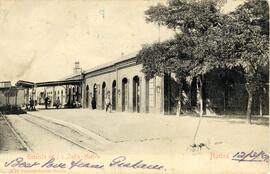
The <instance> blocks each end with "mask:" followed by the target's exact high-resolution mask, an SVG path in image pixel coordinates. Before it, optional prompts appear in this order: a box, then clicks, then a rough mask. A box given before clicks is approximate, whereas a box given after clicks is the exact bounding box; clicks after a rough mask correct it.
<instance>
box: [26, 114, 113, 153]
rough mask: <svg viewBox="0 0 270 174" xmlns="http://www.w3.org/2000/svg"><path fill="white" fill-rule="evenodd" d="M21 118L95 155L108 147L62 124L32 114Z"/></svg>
mask: <svg viewBox="0 0 270 174" xmlns="http://www.w3.org/2000/svg"><path fill="white" fill-rule="evenodd" d="M21 118H22V119H24V120H26V121H27V122H29V123H31V124H34V125H36V126H38V127H40V128H42V129H44V130H46V131H48V132H50V133H51V134H53V135H55V136H57V137H59V138H61V139H64V140H66V141H68V142H70V143H72V144H73V145H75V146H78V147H80V148H81V149H83V150H86V151H88V152H91V153H93V154H98V153H99V152H103V150H104V149H106V147H107V145H108V144H104V143H103V142H99V141H98V140H97V139H95V138H93V137H92V136H89V135H88V134H85V133H83V132H81V131H79V130H77V129H75V128H72V127H68V126H65V125H63V124H61V123H56V122H54V121H50V120H47V119H44V118H41V117H38V116H35V115H32V114H27V115H24V116H22V117H21Z"/></svg>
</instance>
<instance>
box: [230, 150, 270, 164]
mask: <svg viewBox="0 0 270 174" xmlns="http://www.w3.org/2000/svg"><path fill="white" fill-rule="evenodd" d="M232 160H235V161H239V162H244V161H245V162H267V163H268V161H269V155H268V154H267V153H266V152H264V151H259V152H256V151H254V150H252V151H250V152H237V153H236V154H235V155H234V156H233V157H232Z"/></svg>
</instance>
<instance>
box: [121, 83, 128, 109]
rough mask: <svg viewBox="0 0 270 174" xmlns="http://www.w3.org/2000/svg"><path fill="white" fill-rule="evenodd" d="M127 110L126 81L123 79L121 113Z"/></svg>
mask: <svg viewBox="0 0 270 174" xmlns="http://www.w3.org/2000/svg"><path fill="white" fill-rule="evenodd" d="M127 110H128V80H127V78H123V80H122V111H127Z"/></svg>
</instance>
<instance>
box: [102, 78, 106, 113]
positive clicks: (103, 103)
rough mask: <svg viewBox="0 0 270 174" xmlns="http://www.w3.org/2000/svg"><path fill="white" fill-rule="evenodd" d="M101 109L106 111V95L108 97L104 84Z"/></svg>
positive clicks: (103, 84)
mask: <svg viewBox="0 0 270 174" xmlns="http://www.w3.org/2000/svg"><path fill="white" fill-rule="evenodd" d="M101 92H102V93H101V98H102V99H101V100H102V101H101V107H102V110H103V109H105V95H106V83H105V82H103V83H102V91H101Z"/></svg>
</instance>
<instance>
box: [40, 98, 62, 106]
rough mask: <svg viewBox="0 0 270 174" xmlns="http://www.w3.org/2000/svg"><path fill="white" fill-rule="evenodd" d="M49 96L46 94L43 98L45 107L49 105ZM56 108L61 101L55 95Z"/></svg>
mask: <svg viewBox="0 0 270 174" xmlns="http://www.w3.org/2000/svg"><path fill="white" fill-rule="evenodd" d="M50 102H51V101H50V98H49V97H48V96H46V97H45V98H44V105H45V109H48V106H49V105H50ZM54 105H55V107H56V109H58V108H59V107H60V106H61V101H60V99H59V97H57V99H56V101H55V103H54Z"/></svg>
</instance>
